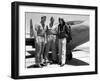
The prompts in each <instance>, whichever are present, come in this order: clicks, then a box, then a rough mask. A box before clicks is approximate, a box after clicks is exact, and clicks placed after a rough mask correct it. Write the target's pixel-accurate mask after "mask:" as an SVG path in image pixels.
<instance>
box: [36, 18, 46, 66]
mask: <svg viewBox="0 0 100 81" xmlns="http://www.w3.org/2000/svg"><path fill="white" fill-rule="evenodd" d="M45 21H46V16H42V17H41V21H40V24H37V25H35V48H36V56H35V63H36V66H37V67H42V65H43V53H44V47H45V43H46V33H45V31H46V26H45Z"/></svg>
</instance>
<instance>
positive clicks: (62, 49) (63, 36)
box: [58, 25, 68, 64]
mask: <svg viewBox="0 0 100 81" xmlns="http://www.w3.org/2000/svg"><path fill="white" fill-rule="evenodd" d="M60 28H62V29H60ZM67 37H68V32H67V27H66V26H65V25H64V26H63V27H61V26H60V25H58V46H59V48H58V56H59V64H65V62H66V45H67Z"/></svg>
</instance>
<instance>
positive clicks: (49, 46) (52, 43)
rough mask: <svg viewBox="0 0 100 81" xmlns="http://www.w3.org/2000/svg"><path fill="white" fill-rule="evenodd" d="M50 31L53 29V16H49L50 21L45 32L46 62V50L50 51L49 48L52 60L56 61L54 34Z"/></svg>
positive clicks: (46, 55)
mask: <svg viewBox="0 0 100 81" xmlns="http://www.w3.org/2000/svg"><path fill="white" fill-rule="evenodd" d="M52 31H54V18H53V17H51V18H50V23H49V26H48V27H47V33H46V36H47V44H46V48H45V59H46V62H48V61H49V58H48V52H49V51H50V49H51V52H52V61H53V62H55V61H56V47H55V46H56V45H55V42H56V35H54V34H53V33H52Z"/></svg>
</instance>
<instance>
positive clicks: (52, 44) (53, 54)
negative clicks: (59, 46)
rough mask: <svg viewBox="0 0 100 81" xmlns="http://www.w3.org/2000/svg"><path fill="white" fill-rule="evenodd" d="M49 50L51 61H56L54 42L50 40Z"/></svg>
mask: <svg viewBox="0 0 100 81" xmlns="http://www.w3.org/2000/svg"><path fill="white" fill-rule="evenodd" d="M51 50H52V59H53V61H56V56H57V55H56V46H55V40H52V42H51Z"/></svg>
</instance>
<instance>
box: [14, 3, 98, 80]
mask: <svg viewBox="0 0 100 81" xmlns="http://www.w3.org/2000/svg"><path fill="white" fill-rule="evenodd" d="M16 5H17V6H16ZM14 10H15V11H14ZM12 15H13V17H12V23H13V24H12V39H13V42H12V50H14V51H12V78H38V77H54V76H69V75H84V74H97V7H92V6H75V5H60V4H44V3H27V2H14V3H13V4H12ZM13 26H14V28H13ZM13 64H15V65H13Z"/></svg>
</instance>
